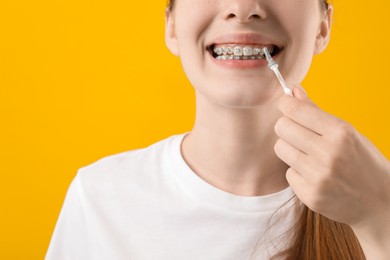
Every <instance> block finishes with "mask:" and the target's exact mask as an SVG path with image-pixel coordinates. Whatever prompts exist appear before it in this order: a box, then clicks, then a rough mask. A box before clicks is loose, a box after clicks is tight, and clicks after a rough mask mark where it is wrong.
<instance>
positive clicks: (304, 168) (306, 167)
mask: <svg viewBox="0 0 390 260" xmlns="http://www.w3.org/2000/svg"><path fill="white" fill-rule="evenodd" d="M274 150H275V153H276V155H277V156H278V157H279V159H280V160H282V161H284V162H285V163H286V164H287V165H289V166H290V167H291V168H293V169H294V170H296V171H298V172H300V173H301V174H302V175H303V176H304V175H305V174H307V173H310V169H311V168H312V167H311V161H310V159H309V156H308V155H306V154H304V153H303V152H302V151H300V150H298V149H296V148H295V147H293V146H291V145H290V144H289V143H287V142H286V141H284V140H283V139H278V141H277V142H276V144H275V146H274ZM308 177H310V176H308Z"/></svg>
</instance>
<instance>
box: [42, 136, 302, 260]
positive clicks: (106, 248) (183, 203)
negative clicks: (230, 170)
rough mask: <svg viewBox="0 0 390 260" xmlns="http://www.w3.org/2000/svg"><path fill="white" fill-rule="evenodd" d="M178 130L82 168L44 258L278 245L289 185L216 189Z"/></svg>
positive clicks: (222, 254) (230, 253) (235, 254)
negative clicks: (256, 192)
mask: <svg viewBox="0 0 390 260" xmlns="http://www.w3.org/2000/svg"><path fill="white" fill-rule="evenodd" d="M184 136H185V134H179V135H174V136H171V137H169V138H167V139H164V140H162V141H159V142H157V143H155V144H153V145H151V146H149V147H146V148H143V149H138V150H132V151H127V152H123V153H119V154H116V155H112V156H108V157H105V158H103V159H101V160H99V161H97V162H95V163H93V164H91V165H88V166H86V167H83V168H81V169H80V170H79V171H78V174H77V176H76V177H75V178H74V180H73V182H72V184H71V185H70V187H69V190H68V192H67V195H66V198H65V202H64V205H63V208H62V210H61V213H60V216H59V219H58V222H57V225H56V228H55V230H54V233H53V237H52V240H51V242H50V246H49V249H48V252H47V255H46V259H47V260H62V259H69V260H79V259H80V260H87V259H102V260H117V259H118V260H121V259H136V260H138V259H140V260H143V259H148V260H150V259H158V260H176V259H178V260H183V259H186V260H191V259H194V260H195V259H196V260H199V259H202V260H203V259H213V260H225V259H226V260H227V259H231V260H233V259H234V260H238V259H239V260H242V259H250V258H251V255H252V253H253V252H254V251H255V252H257V253H256V255H255V256H256V257H254V258H253V259H269V256H270V255H273V254H274V253H275V252H278V251H279V250H280V249H282V248H284V247H285V246H286V242H287V241H289V239H288V235H287V234H285V233H286V231H287V230H288V229H289V228H291V227H292V225H293V223H294V220H295V215H294V214H295V212H296V210H295V209H297V205H298V204H297V203H294V201H296V199H295V198H294V199H292V200H290V198H292V197H293V196H294V193H293V191H292V189H291V188H290V187H288V188H286V189H284V190H282V191H280V192H277V193H274V194H270V195H267V196H258V197H245V196H237V195H234V194H230V193H227V192H225V191H222V190H220V189H218V188H216V187H214V186H212V185H210V184H209V183H207V182H205V181H204V180H203V179H201V178H200V177H198V176H197V175H196V174H195V173H194V172H193V171H192V170H191V168H190V167H189V166H188V165H187V164H186V162H185V161H184V159H183V157H182V155H181V142H182V140H183V138H184ZM286 202H287V204H285V203H286ZM284 204H285V205H284ZM282 205H284V206H283V207H282V208H280V207H281V206H282ZM294 205H295V206H294ZM279 208H280V209H279ZM278 209H279V210H278ZM276 211H277V213H276V214H275V215H274V216H273V217H272V219H271V221H270V217H271V216H272V215H273V214H274V213H275V212H276ZM255 248H256V249H255Z"/></svg>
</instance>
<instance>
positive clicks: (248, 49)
mask: <svg viewBox="0 0 390 260" xmlns="http://www.w3.org/2000/svg"><path fill="white" fill-rule="evenodd" d="M242 53H243V54H244V56H252V48H251V47H247V46H246V47H244V48H243V49H242Z"/></svg>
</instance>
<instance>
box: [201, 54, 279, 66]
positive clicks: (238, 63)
mask: <svg viewBox="0 0 390 260" xmlns="http://www.w3.org/2000/svg"><path fill="white" fill-rule="evenodd" d="M208 54H209V56H210V58H211V60H212V61H213V62H214V63H215V64H217V65H218V66H222V67H225V68H228V69H253V68H259V67H264V66H266V65H267V64H268V62H267V60H266V59H261V60H217V59H215V58H214V57H213V56H212V55H211V53H209V52H208ZM278 54H279V53H278ZM276 56H277V55H276Z"/></svg>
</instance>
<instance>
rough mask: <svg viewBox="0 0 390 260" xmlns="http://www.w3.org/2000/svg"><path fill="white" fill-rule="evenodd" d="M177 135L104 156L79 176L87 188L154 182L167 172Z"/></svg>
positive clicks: (81, 171)
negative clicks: (145, 145)
mask: <svg viewBox="0 0 390 260" xmlns="http://www.w3.org/2000/svg"><path fill="white" fill-rule="evenodd" d="M177 138H179V135H173V136H170V137H168V138H165V139H163V140H160V141H158V142H156V143H153V144H151V145H150V146H147V147H145V148H140V149H135V150H130V151H125V152H121V153H117V154H113V155H109V156H106V157H103V158H101V159H99V160H97V161H95V162H93V163H91V164H89V165H87V166H84V167H82V168H80V169H79V170H78V173H77V176H76V178H77V179H78V181H79V183H80V184H81V186H83V187H84V188H87V189H96V188H97V187H99V188H104V187H106V188H109V187H111V188H116V187H120V186H121V184H122V185H123V183H126V184H127V185H129V184H131V183H138V184H140V183H142V182H150V181H153V179H156V178H161V177H162V176H163V175H164V172H166V170H167V169H166V168H167V165H166V164H167V161H169V153H170V147H171V145H172V143H173V142H174V141H175V140H177Z"/></svg>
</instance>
